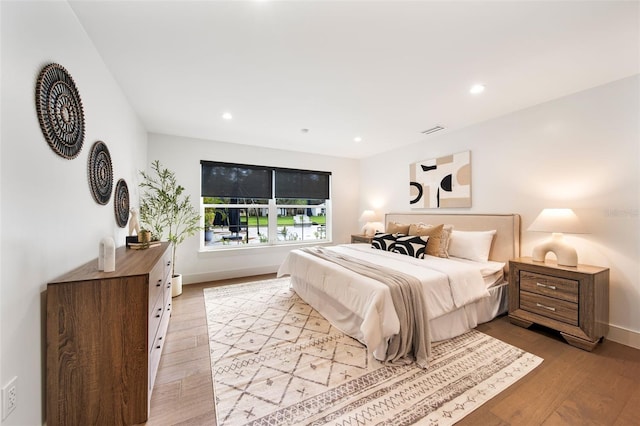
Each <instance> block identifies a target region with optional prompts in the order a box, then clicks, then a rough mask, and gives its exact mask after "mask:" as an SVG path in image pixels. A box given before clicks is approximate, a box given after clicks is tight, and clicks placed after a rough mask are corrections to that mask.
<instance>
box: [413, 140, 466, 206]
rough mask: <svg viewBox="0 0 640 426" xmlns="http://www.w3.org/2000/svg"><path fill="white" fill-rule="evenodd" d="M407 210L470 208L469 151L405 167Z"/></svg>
mask: <svg viewBox="0 0 640 426" xmlns="http://www.w3.org/2000/svg"><path fill="white" fill-rule="evenodd" d="M409 203H410V204H411V208H414V209H415V208H418V209H423V208H450V207H471V151H464V152H459V153H457V154H452V155H447V156H444V157H439V158H433V159H431V160H424V161H418V162H416V163H413V164H411V165H409Z"/></svg>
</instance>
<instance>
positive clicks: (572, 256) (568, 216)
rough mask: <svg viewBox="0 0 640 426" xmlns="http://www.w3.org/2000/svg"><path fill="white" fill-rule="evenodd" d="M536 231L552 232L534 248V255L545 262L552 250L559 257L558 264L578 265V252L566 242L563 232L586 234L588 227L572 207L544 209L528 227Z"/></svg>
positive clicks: (534, 258) (536, 259) (534, 257)
mask: <svg viewBox="0 0 640 426" xmlns="http://www.w3.org/2000/svg"><path fill="white" fill-rule="evenodd" d="M527 229H528V230H529V231H534V232H551V233H552V236H551V239H549V240H547V241H546V242H544V243H542V244H539V245H537V246H535V247H534V248H533V253H532V257H533V260H535V261H537V262H544V259H545V257H546V255H547V253H549V252H552V253H554V254H555V255H556V258H557V259H558V265H564V266H577V265H578V253H577V252H576V249H575V248H573V247H572V246H570V245H569V244H567V243H566V241H565V240H564V237H563V235H562V233H567V234H586V233H587V231H586V228H585V227H584V225H583V224H582V222H580V219H578V216H576V214H575V213H574V212H573V210H571V209H544V210H542V212H540V214H539V215H538V217H536V219H535V220H534V221H533V223H532V224H531V225H530V226H529V228H527Z"/></svg>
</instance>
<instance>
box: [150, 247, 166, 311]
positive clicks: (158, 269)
mask: <svg viewBox="0 0 640 426" xmlns="http://www.w3.org/2000/svg"><path fill="white" fill-rule="evenodd" d="M148 250H151V249H148ZM164 272H165V266H164V257H163V259H160V261H159V262H158V263H156V265H155V266H154V267H153V269H152V270H151V273H150V274H149V312H151V310H152V308H153V305H154V304H155V302H156V299H157V298H158V296H159V295H160V294H161V293H162V290H163V287H164V286H163V284H164V282H165V276H166V274H165V273H164Z"/></svg>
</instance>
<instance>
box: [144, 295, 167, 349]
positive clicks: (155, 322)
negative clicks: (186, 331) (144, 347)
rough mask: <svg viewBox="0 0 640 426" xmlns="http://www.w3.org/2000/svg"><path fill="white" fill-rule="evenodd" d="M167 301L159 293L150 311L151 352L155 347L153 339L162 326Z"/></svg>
mask: <svg viewBox="0 0 640 426" xmlns="http://www.w3.org/2000/svg"><path fill="white" fill-rule="evenodd" d="M164 306H165V303H164V301H163V300H162V296H161V295H158V298H157V299H156V303H155V304H154V305H153V308H152V309H151V311H150V312H149V342H148V344H149V347H148V348H149V352H151V348H152V347H153V341H154V340H155V338H156V335H157V334H158V328H159V327H160V322H161V321H162V314H163V312H164V310H165V309H164Z"/></svg>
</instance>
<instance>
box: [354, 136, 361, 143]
mask: <svg viewBox="0 0 640 426" xmlns="http://www.w3.org/2000/svg"><path fill="white" fill-rule="evenodd" d="M353 141H354V142H362V138H361V137H360V136H356V137H355V138H353Z"/></svg>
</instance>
